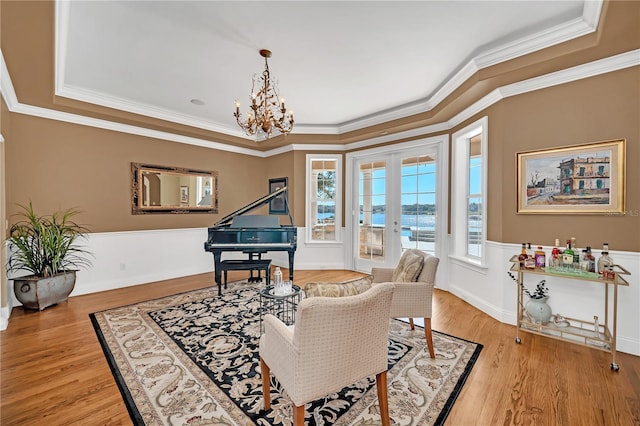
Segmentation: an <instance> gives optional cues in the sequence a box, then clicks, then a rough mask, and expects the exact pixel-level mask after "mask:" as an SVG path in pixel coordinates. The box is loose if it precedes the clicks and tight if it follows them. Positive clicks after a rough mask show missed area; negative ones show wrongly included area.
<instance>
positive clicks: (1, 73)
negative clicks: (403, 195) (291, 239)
mask: <svg viewBox="0 0 640 426" xmlns="http://www.w3.org/2000/svg"><path fill="white" fill-rule="evenodd" d="M634 66H640V49H636V50H632V51H629V52H625V53H621V54H619V55H615V56H611V57H608V58H604V59H600V60H597V61H593V62H589V63H586V64H583V65H578V66H575V67H572V68H567V69H565V70H561V71H557V72H553V73H550V74H546V75H543V76H540V77H534V78H531V79H528V80H523V81H520V82H517V83H512V84H509V85H506V86H502V87H499V88H496V89H495V90H493V91H492V92H490V93H489V94H487V95H486V96H484V97H483V98H482V99H480V100H478V101H477V102H475V103H473V104H472V105H470V106H468V107H467V108H465V109H464V110H463V111H461V112H460V113H458V114H457V115H455V116H454V117H452V118H451V119H449V120H447V121H446V122H442V123H436V124H432V125H429V126H424V127H420V128H416V129H412V130H407V131H404V132H399V133H392V134H388V135H384V136H380V137H376V138H372V139H367V140H364V141H359V142H353V143H350V144H347V145H335V144H333V145H304V144H303V145H299V144H292V145H288V146H285V147H280V148H275V149H272V150H269V151H258V150H254V149H249V148H242V147H236V146H233V145H227V144H224V143H220V142H212V141H208V140H204V139H198V138H193V137H188V136H182V135H177V134H174V133H169V132H162V131H158V130H152V129H147V128H144V127H139V126H132V125H128V124H122V123H117V122H112V121H108V120H101V119H97V118H92V117H86V116H82V115H78V114H71V113H66V112H62V111H57V110H51V109H47V108H42V107H37V106H32V105H25V104H21V103H20V102H19V101H18V99H17V96H16V93H15V90H14V88H13V85H12V83H11V78H10V76H9V72H8V70H7V67H6V63H5V61H4V56H3V54H2V50H0V90H1V91H2V97H3V98H4V100H5V103H6V104H7V107H8V108H9V111H11V112H13V113H18V114H26V115H31V116H35V117H41V118H47V119H51V120H57V121H63V122H67V123H74V124H80V125H84V126H91V127H96V128H101V129H106V130H113V131H116V132H122V133H129V134H135V135H139V136H145V137H151V138H156V139H161V140H167V141H172V142H178V143H185V144H189V145H196V146H201V147H205V148H210V149H216V150H221V151H228V152H234V153H238V154H245V155H251V156H256V157H262V158H264V157H270V156H273V155H277V154H281V153H284V152H289V151H295V150H313V151H323V150H325V151H348V150H353V149H359V148H363V147H367V146H370V145H375V144H380V143H386V142H392V141H394V140H399V139H403V138H412V137H416V136H420V135H425V134H429V133H436V132H441V131H448V130H450V129H452V128H453V127H455V126H457V125H458V124H461V123H462V122H464V121H465V120H467V119H469V118H471V117H472V116H474V115H475V114H478V113H480V112H481V111H483V110H484V109H486V108H488V107H489V106H491V105H493V104H495V103H496V102H499V101H500V100H502V99H504V98H507V97H510V96H516V95H520V94H523V93H527V92H532V91H536V90H540V89H545V88H548V87H553V86H557V85H560V84H565V83H569V82H572V81H576V80H581V79H585V78H589V77H594V76H597V75H601V74H606V73H609V72H614V71H618V70H622V69H625V68H630V67H634Z"/></svg>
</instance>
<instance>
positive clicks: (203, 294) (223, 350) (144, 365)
mask: <svg viewBox="0 0 640 426" xmlns="http://www.w3.org/2000/svg"><path fill="white" fill-rule="evenodd" d="M260 286H261V285H260V284H249V283H247V282H235V283H230V284H229V288H228V289H227V290H225V291H224V293H223V294H222V296H218V295H217V289H215V288H213V287H211V288H207V289H202V290H195V291H190V292H186V293H180V294H176V295H173V296H168V297H163V298H159V299H154V300H149V301H146V302H141V303H136V304H133V305H128V306H124V307H120V308H114V309H109V310H106V311H102V312H96V313H92V314H90V317H91V321H92V323H93V326H94V328H95V330H96V334H97V336H98V340H99V341H100V344H101V345H102V348H103V350H104V353H105V356H106V358H107V361H108V363H109V365H110V367H111V371H112V372H113V375H114V377H115V380H116V383H117V384H118V387H119V388H120V391H121V393H122V396H123V398H124V401H125V404H126V405H127V408H128V410H129V414H130V415H131V419H132V421H133V423H134V424H136V425H190V426H204V425H216V426H223V425H225V426H228V425H242V426H249V425H260V426H266V425H282V426H288V425H291V424H292V406H291V402H290V400H289V399H288V397H287V395H286V394H285V393H284V391H283V390H282V389H281V387H280V386H279V384H278V383H277V380H276V379H275V378H272V395H273V397H272V406H271V407H272V409H271V410H269V411H265V410H264V409H263V408H262V407H263V401H262V387H261V378H260V367H259V357H258V347H257V345H258V340H259V338H260V298H259V297H258V290H259V288H260ZM389 328H390V333H389V372H388V374H387V380H388V391H389V411H390V415H391V418H392V423H393V424H395V425H432V424H442V423H443V422H444V420H445V418H446V417H447V415H448V413H449V411H450V409H451V407H452V406H453V403H454V402H455V400H456V398H457V396H458V395H459V393H460V391H461V390H462V386H463V385H464V382H465V380H466V379H467V377H468V375H469V374H470V372H471V368H472V367H473V364H474V363H475V361H476V359H477V357H478V356H479V354H480V351H481V349H482V345H480V344H477V343H473V342H469V341H466V340H463V339H459V338H456V337H453V336H449V335H446V334H444V333H439V332H437V331H434V332H433V340H434V346H435V350H436V359H431V358H430V357H429V351H428V349H427V348H426V342H425V338H424V330H423V329H422V328H419V327H416V330H414V331H412V330H410V328H409V326H408V324H407V323H405V322H402V321H399V320H390V324H389ZM274 389H277V391H276V393H273V392H274ZM305 411H306V416H307V417H306V422H307V424H308V425H310V426H311V425H317V426H320V425H350V426H355V425H377V424H379V423H380V417H379V415H378V405H377V393H376V387H375V377H372V378H370V379H365V380H363V381H361V382H359V383H356V384H354V385H353V386H350V387H348V388H345V389H343V390H342V391H340V392H338V393H334V394H331V395H327V396H326V397H325V398H322V399H321V400H318V401H315V402H313V403H311V404H307V406H306V409H305Z"/></svg>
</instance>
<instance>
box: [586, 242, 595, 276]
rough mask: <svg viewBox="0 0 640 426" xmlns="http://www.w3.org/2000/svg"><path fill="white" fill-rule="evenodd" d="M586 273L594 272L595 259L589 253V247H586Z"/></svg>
mask: <svg viewBox="0 0 640 426" xmlns="http://www.w3.org/2000/svg"><path fill="white" fill-rule="evenodd" d="M587 262H588V264H587V272H596V258H595V257H594V256H593V254H592V253H591V246H587Z"/></svg>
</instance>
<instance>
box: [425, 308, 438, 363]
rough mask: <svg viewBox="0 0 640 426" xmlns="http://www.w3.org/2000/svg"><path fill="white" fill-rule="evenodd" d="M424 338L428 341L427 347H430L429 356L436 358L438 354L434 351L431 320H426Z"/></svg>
mask: <svg viewBox="0 0 640 426" xmlns="http://www.w3.org/2000/svg"><path fill="white" fill-rule="evenodd" d="M424 337H425V338H426V339H427V346H429V355H430V356H431V358H435V357H436V354H435V352H434V350H433V334H432V333H431V318H425V319H424Z"/></svg>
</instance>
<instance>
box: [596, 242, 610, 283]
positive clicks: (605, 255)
mask: <svg viewBox="0 0 640 426" xmlns="http://www.w3.org/2000/svg"><path fill="white" fill-rule="evenodd" d="M612 266H613V259H611V257H610V256H609V244H608V243H603V244H602V254H601V255H600V258H598V273H599V274H600V275H602V276H603V277H605V275H606V273H608V269H609V267H612ZM605 278H606V277H605Z"/></svg>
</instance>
